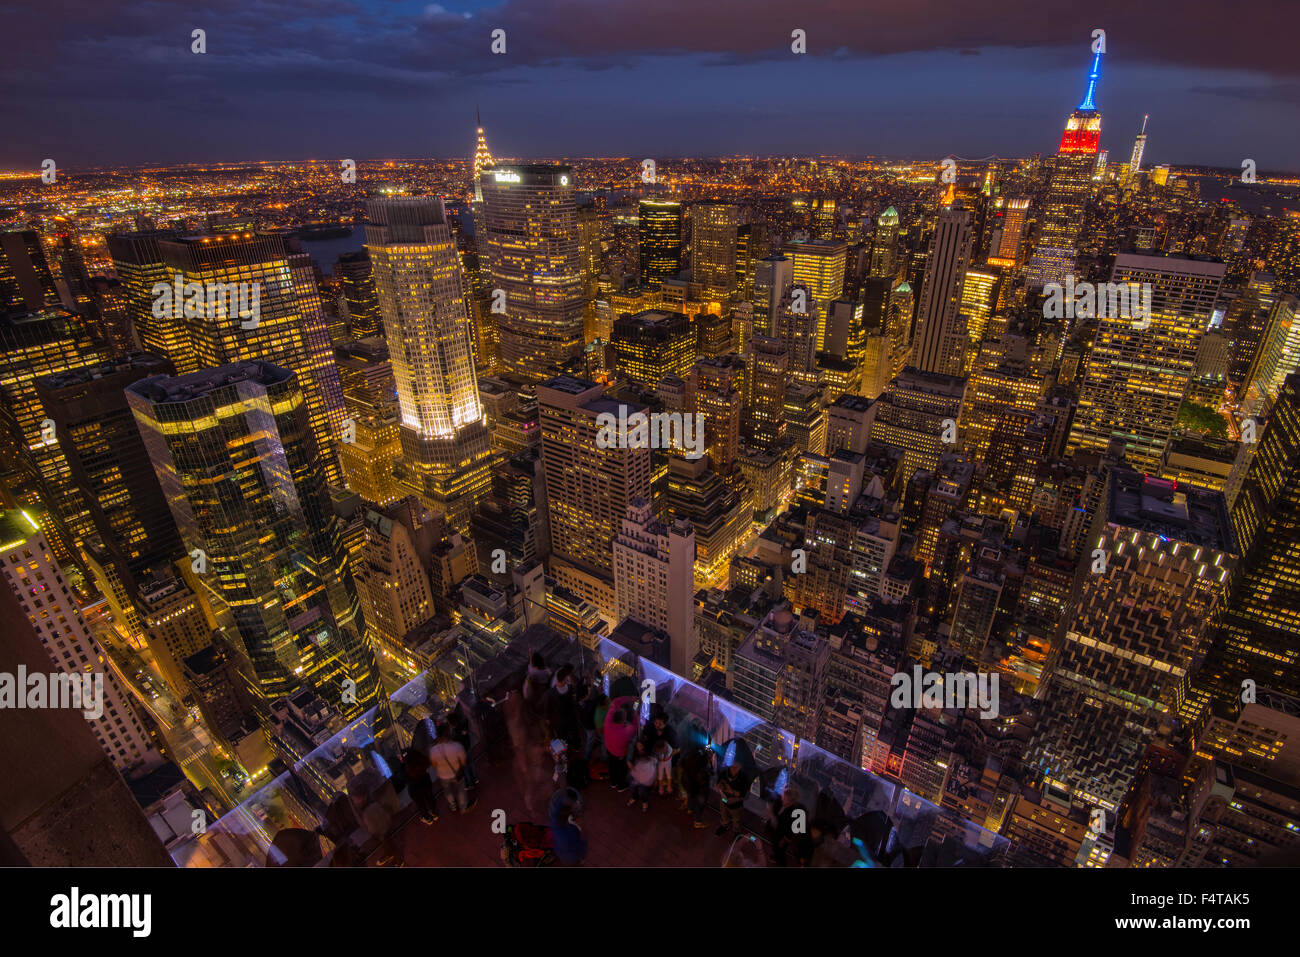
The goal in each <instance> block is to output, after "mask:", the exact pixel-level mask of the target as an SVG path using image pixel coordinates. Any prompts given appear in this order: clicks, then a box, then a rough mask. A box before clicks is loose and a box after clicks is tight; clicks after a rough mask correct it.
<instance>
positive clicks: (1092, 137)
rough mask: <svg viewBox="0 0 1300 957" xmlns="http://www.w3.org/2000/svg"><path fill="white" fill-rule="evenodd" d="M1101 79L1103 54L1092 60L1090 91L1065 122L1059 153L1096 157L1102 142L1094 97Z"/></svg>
mask: <svg viewBox="0 0 1300 957" xmlns="http://www.w3.org/2000/svg"><path fill="white" fill-rule="evenodd" d="M1100 78H1101V54H1100V53H1098V54H1096V55H1095V56H1094V57H1093V58H1092V69H1091V70H1089V71H1088V89H1087V91H1086V92H1085V93H1084V94H1083V102H1082V103H1080V104H1079V107H1078V109H1076V110H1075V111H1074V112H1073V113H1071V114H1070V118H1069V119H1068V120H1066V121H1065V132H1064V133H1063V134H1062V135H1061V146H1060V149H1058V150H1057V152H1058V153H1091V154H1093V155H1096V153H1097V145H1098V143H1100V141H1101V113H1100V112H1099V111H1098V110H1097V105H1096V103H1095V101H1094V97H1095V96H1096V93H1097V81H1098V80H1099V79H1100Z"/></svg>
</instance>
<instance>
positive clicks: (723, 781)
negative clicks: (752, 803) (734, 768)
mask: <svg viewBox="0 0 1300 957" xmlns="http://www.w3.org/2000/svg"><path fill="white" fill-rule="evenodd" d="M753 783H754V780H753V778H751V777H750V776H749V775H748V774H746V773H745V772H744V771H743V770H742V771H741V772H740V773H739V774H737V775H736V776H735V777H732V776H731V769H730V768H723V769H722V770H721V771H719V772H718V792H719V793H720V794H721V795H722V800H723V801H724V802H726V804H727V805H728V806H729V807H730V806H734V805H736V804H742V803H744V800H745V795H746V794H748V793H749V788H750V786H751V785H752V784H753Z"/></svg>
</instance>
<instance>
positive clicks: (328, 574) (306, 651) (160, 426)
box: [127, 361, 380, 719]
mask: <svg viewBox="0 0 1300 957" xmlns="http://www.w3.org/2000/svg"><path fill="white" fill-rule="evenodd" d="M127 402H128V403H129V404H130V406H131V409H132V411H133V413H134V414H135V417H136V423H137V424H138V426H139V428H140V433H141V435H142V436H143V438H144V442H145V447H146V448H147V449H148V450H149V456H150V458H151V460H152V461H153V467H154V472H155V474H156V475H157V477H158V481H159V483H160V484H161V485H162V488H163V492H164V494H165V495H166V497H167V502H168V504H169V506H170V507H171V509H172V515H173V517H174V518H175V519H176V525H177V527H178V528H179V529H180V533H181V538H182V540H183V541H184V544H185V547H186V548H187V549H188V550H189V554H190V558H191V567H192V568H193V569H194V572H195V574H196V578H197V580H198V582H199V583H200V585H201V586H202V587H203V588H204V589H205V590H206V592H207V595H208V599H209V602H210V604H211V606H212V608H213V611H214V614H216V616H217V620H218V622H219V623H220V625H221V626H222V627H223V628H225V629H226V631H227V635H228V636H230V637H231V638H232V639H233V640H236V641H237V643H238V646H239V651H240V652H241V655H242V657H243V660H242V661H241V672H242V674H243V675H244V678H245V681H246V683H247V686H248V689H249V692H250V695H251V697H252V698H253V700H254V701H255V703H256V704H257V706H258V710H259V713H260V714H261V715H262V717H263V718H264V719H265V718H266V716H267V715H268V714H269V711H270V707H271V704H272V703H273V702H274V701H275V700H276V699H279V698H281V697H283V696H285V695H290V694H293V693H294V692H296V691H298V690H300V689H302V688H304V687H310V688H312V689H314V690H315V692H316V693H317V694H319V695H320V697H321V698H322V699H324V700H325V701H327V702H329V704H330V705H332V706H333V707H334V708H335V709H336V710H337V711H338V712H339V713H340V714H341V715H342V716H343V717H345V718H348V719H351V718H355V717H357V716H359V715H360V714H361V713H363V712H364V711H366V710H367V709H368V708H370V707H372V706H373V705H374V704H375V703H376V701H377V700H378V698H379V695H380V689H379V674H378V668H377V666H376V664H375V659H374V655H373V654H372V652H371V649H370V645H369V644H368V642H367V638H366V624H365V619H364V616H363V615H362V614H361V610H360V606H359V603H358V600H357V593H356V588H355V586H354V584H353V581H352V574H351V571H350V570H349V567H348V555H347V551H346V549H345V548H344V545H343V542H342V538H341V536H340V531H339V526H338V519H337V518H336V517H335V515H334V510H333V507H332V505H331V502H330V497H329V492H328V489H327V487H326V481H325V473H324V470H323V469H322V467H321V460H320V453H319V450H318V448H317V445H316V438H315V434H314V430H313V429H312V428H311V423H310V418H309V415H308V407H307V398H306V396H305V394H304V392H303V389H302V387H301V386H300V385H299V377H298V376H297V375H296V374H295V373H293V372H291V371H289V370H287V369H282V368H280V367H278V366H274V365H271V364H270V363H267V362H258V361H253V362H237V363H234V364H231V365H226V366H222V367H220V368H216V369H205V370H203V371H200V372H195V373H191V374H189V375H184V376H176V377H167V376H154V377H152V378H148V379H144V380H142V381H140V382H137V383H135V384H134V385H132V386H130V387H129V388H128V389H127Z"/></svg>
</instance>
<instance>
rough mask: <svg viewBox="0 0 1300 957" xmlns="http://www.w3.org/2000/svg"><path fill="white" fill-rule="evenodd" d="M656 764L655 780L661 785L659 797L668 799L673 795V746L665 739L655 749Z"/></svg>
mask: <svg viewBox="0 0 1300 957" xmlns="http://www.w3.org/2000/svg"><path fill="white" fill-rule="evenodd" d="M654 756H655V762H656V767H657V770H656V774H655V780H656V781H657V782H658V783H659V789H658V790H659V795H660V796H661V797H668V796H670V795H671V794H672V793H673V746H672V744H671V743H670V742H669V741H668V740H667V739H665V738H660V739H659V740H658V741H657V742H656V743H655V747H654Z"/></svg>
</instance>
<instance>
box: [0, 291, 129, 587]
mask: <svg viewBox="0 0 1300 957" xmlns="http://www.w3.org/2000/svg"><path fill="white" fill-rule="evenodd" d="M107 358H108V350H107V348H105V347H103V346H101V345H99V344H98V343H96V342H95V341H94V339H93V338H92V337H91V335H90V332H89V330H88V329H87V328H86V325H85V323H84V322H83V321H82V320H81V319H79V318H78V317H77V316H74V315H72V314H71V313H68V312H64V311H63V310H62V309H43V310H41V311H39V312H33V313H26V314H15V313H11V314H9V315H7V316H0V426H3V428H2V429H0V448H3V449H4V453H5V454H4V455H3V458H0V467H2V468H3V474H4V475H5V483H6V485H7V486H8V488H9V491H10V493H11V494H12V495H13V496H14V497H15V498H16V499H17V501H18V502H20V503H21V504H22V505H24V506H26V507H28V508H29V510H31V511H32V514H33V515H34V516H35V517H36V520H37V523H38V524H39V525H40V526H41V527H42V529H44V530H45V533H46V535H47V537H48V538H49V541H50V544H51V546H52V547H53V548H54V554H55V556H56V557H57V558H58V560H59V561H60V562H65V563H66V562H68V561H72V560H76V561H77V562H80V560H81V558H80V555H79V554H78V552H77V545H78V544H79V543H80V542H82V541H85V540H86V538H87V537H89V536H90V535H91V534H93V526H92V523H91V521H90V512H89V510H88V508H87V506H86V501H85V494H84V493H83V492H82V490H81V489H80V488H79V487H78V486H77V483H76V482H75V481H74V480H73V477H72V471H71V468H70V467H69V465H68V460H67V456H66V455H64V450H63V447H62V446H61V445H60V443H59V432H58V427H57V424H55V427H54V428H53V430H51V429H50V428H49V425H50V423H48V422H47V421H46V420H47V419H48V418H49V416H48V414H47V413H46V411H45V407H44V406H43V405H42V404H41V400H40V397H39V396H38V395H37V394H36V380H37V379H39V378H41V377H43V376H48V375H57V374H60V373H63V372H68V371H69V370H72V369H80V368H82V367H84V366H90V365H96V364H97V363H100V362H103V361H104V360H106V359H107Z"/></svg>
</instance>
